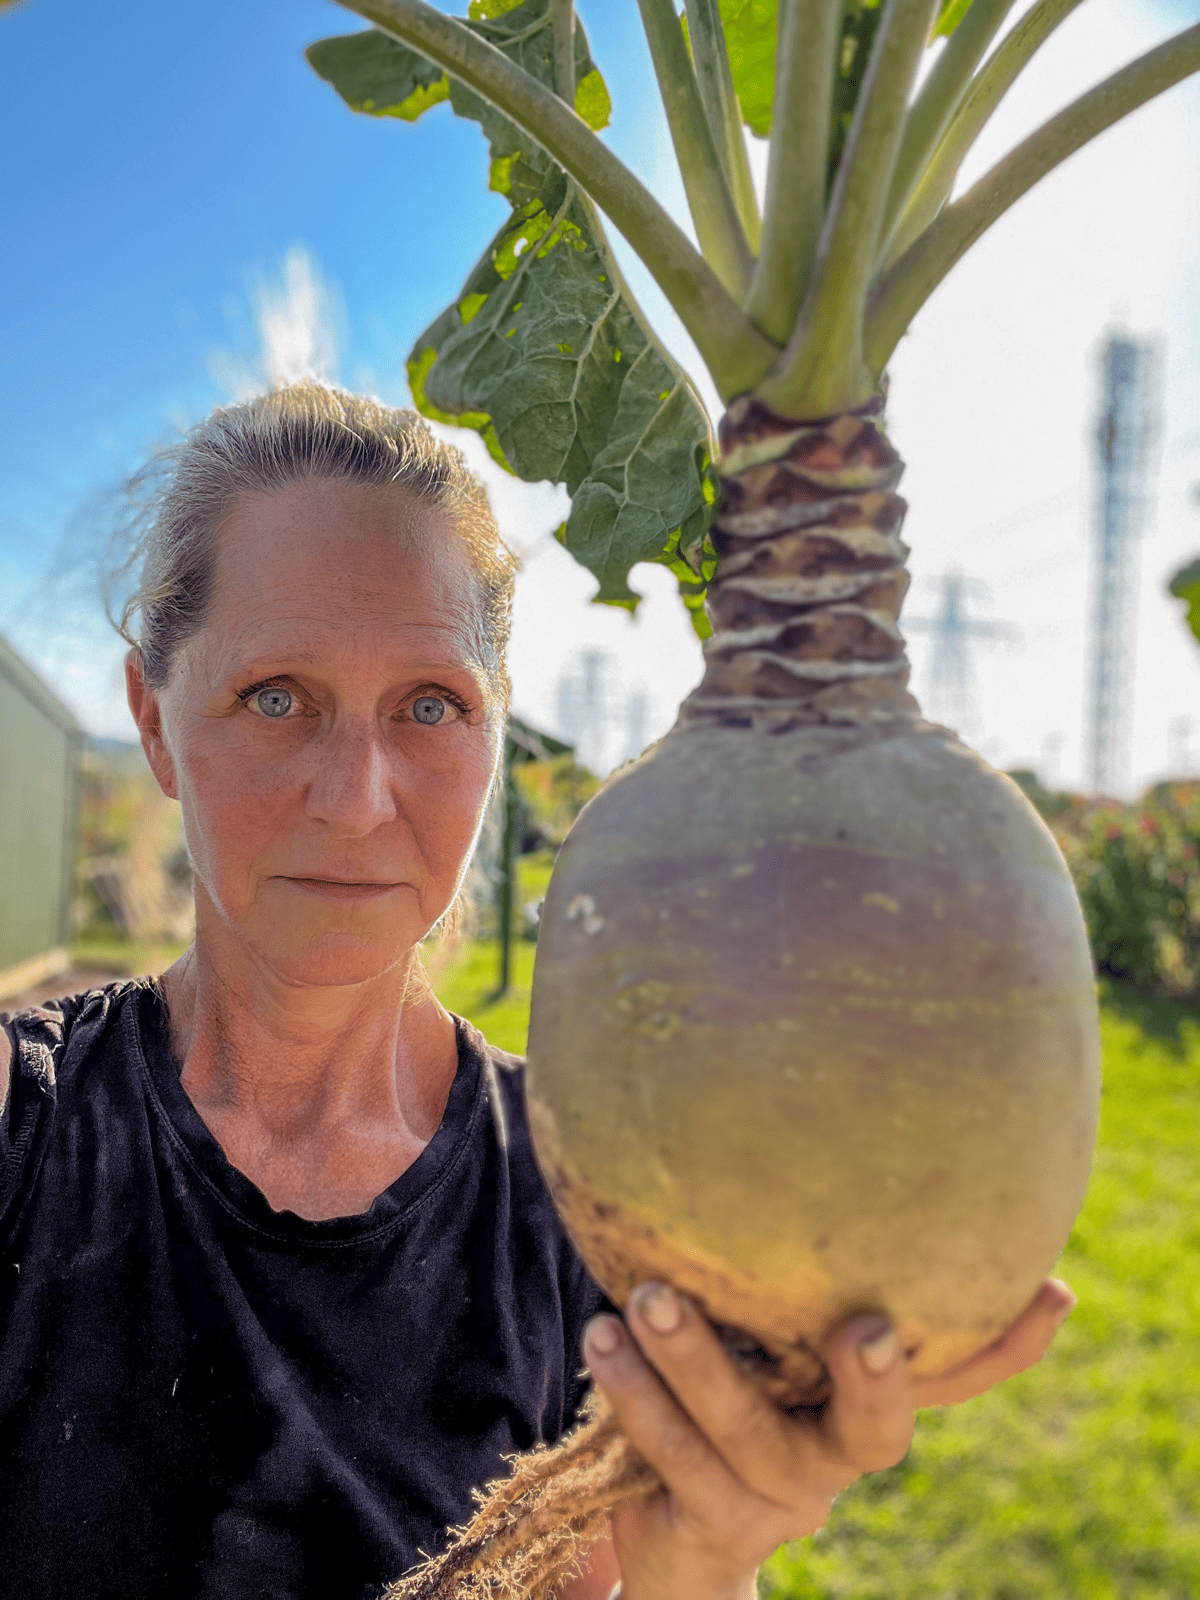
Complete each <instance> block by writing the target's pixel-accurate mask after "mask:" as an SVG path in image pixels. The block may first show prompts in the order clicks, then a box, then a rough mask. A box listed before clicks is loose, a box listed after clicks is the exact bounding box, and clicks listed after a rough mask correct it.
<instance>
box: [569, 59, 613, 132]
mask: <svg viewBox="0 0 1200 1600" xmlns="http://www.w3.org/2000/svg"><path fill="white" fill-rule="evenodd" d="M575 110H576V111H577V112H578V113H579V115H580V116H581V117H582V118H583V120H584V121H585V122H586V123H587V125H588V127H589V128H594V129H595V130H596V132H597V133H598V132H599V131H600V129H601V128H607V127H608V120H609V118H610V117H611V116H612V101H611V100H610V99H609V96H608V88H607V86H606V85H605V82H604V79H603V78H602V77H601V76H600V74H599V73H598V72H597V71H596V69H595V67H593V68H592V70H591V71H590V72H589V73H586V74H585V75H584V76H583V77H582V78H580V79H579V80H578V82H577V83H576V86H575Z"/></svg>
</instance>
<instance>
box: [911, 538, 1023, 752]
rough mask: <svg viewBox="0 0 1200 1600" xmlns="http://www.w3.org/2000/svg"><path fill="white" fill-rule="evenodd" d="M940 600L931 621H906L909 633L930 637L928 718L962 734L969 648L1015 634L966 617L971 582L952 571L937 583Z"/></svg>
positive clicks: (968, 686) (968, 689)
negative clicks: (931, 638) (931, 648)
mask: <svg viewBox="0 0 1200 1600" xmlns="http://www.w3.org/2000/svg"><path fill="white" fill-rule="evenodd" d="M938 582H939V584H940V586H941V599H940V601H939V604H938V608H937V612H936V613H935V615H933V616H932V617H905V618H904V627H905V630H906V631H908V632H910V633H931V634H932V635H933V652H932V659H931V661H930V668H929V689H928V692H927V695H926V700H927V701H928V710H929V715H930V716H931V717H936V718H937V719H938V721H940V722H944V723H945V724H946V726H947V727H950V728H953V729H955V731H956V732H957V731H961V729H962V728H963V727H964V725H965V724H966V722H967V718H968V713H969V711H970V700H971V661H970V646H971V642H972V640H975V639H1015V638H1017V637H1018V635H1017V630H1016V629H1015V628H1014V627H1013V626H1012V624H1011V623H1008V622H982V621H980V620H979V619H977V618H975V617H969V616H968V615H967V596H968V592H969V590H970V588H971V580H970V579H969V578H967V577H965V576H964V575H963V573H961V572H958V571H957V570H955V569H953V568H952V569H951V570H950V571H948V572H944V573H943V574H942V576H941V577H940V578H939V579H938Z"/></svg>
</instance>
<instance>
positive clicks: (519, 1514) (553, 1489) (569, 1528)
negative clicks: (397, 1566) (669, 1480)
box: [384, 1396, 661, 1600]
mask: <svg viewBox="0 0 1200 1600" xmlns="http://www.w3.org/2000/svg"><path fill="white" fill-rule="evenodd" d="M659 1487H661V1480H660V1479H659V1477H658V1475H657V1473H656V1472H655V1471H654V1469H653V1468H652V1467H650V1466H648V1465H647V1463H646V1462H645V1461H643V1460H642V1459H641V1457H640V1456H639V1455H638V1454H637V1452H636V1451H635V1450H634V1449H633V1446H632V1445H631V1444H630V1443H629V1442H628V1440H627V1439H626V1438H625V1436H624V1434H623V1433H621V1431H620V1429H619V1427H618V1425H617V1421H616V1418H615V1417H614V1416H613V1415H612V1413H611V1411H609V1410H608V1408H607V1406H606V1405H605V1404H604V1402H603V1400H602V1399H600V1398H599V1397H598V1396H593V1397H592V1399H591V1400H589V1402H588V1409H587V1411H586V1413H585V1415H584V1420H583V1421H582V1422H581V1423H580V1425H579V1427H578V1428H576V1429H575V1431H574V1432H573V1433H571V1434H569V1435H568V1437H567V1438H565V1439H564V1440H563V1441H562V1442H561V1443H560V1444H557V1445H554V1446H552V1447H549V1448H547V1447H545V1446H540V1447H539V1448H537V1449H536V1450H532V1451H530V1452H528V1453H527V1454H526V1455H519V1456H516V1457H514V1459H513V1467H512V1473H511V1475H510V1476H509V1477H508V1478H506V1479H499V1480H497V1481H496V1482H495V1483H491V1484H489V1485H488V1487H487V1488H486V1489H484V1490H482V1491H477V1492H476V1496H475V1498H476V1500H477V1502H478V1505H479V1509H478V1510H477V1511H476V1513H475V1515H474V1516H473V1517H472V1518H471V1520H470V1522H469V1523H467V1525H466V1527H464V1528H455V1529H454V1530H453V1531H452V1533H451V1535H450V1543H449V1545H448V1547H447V1549H446V1550H445V1551H444V1552H443V1553H442V1554H441V1555H439V1556H432V1557H430V1558H429V1559H428V1560H426V1561H424V1562H423V1563H422V1564H421V1565H420V1566H419V1567H414V1568H413V1569H412V1571H411V1572H408V1573H406V1574H405V1576H404V1577H402V1578H400V1579H398V1580H397V1581H396V1582H395V1583H393V1584H392V1585H391V1587H390V1588H389V1589H388V1590H387V1592H386V1594H385V1596H384V1600H548V1597H549V1596H550V1595H551V1594H552V1593H553V1592H554V1591H555V1590H556V1589H558V1588H559V1586H560V1585H561V1584H562V1583H563V1581H564V1579H566V1578H568V1577H570V1576H571V1575H572V1574H573V1573H575V1572H578V1571H579V1569H580V1567H581V1566H582V1564H583V1562H584V1560H585V1559H586V1556H587V1552H588V1550H589V1549H590V1547H591V1546H592V1545H593V1544H594V1543H595V1541H596V1540H597V1539H598V1538H600V1536H601V1535H602V1534H603V1533H604V1531H605V1528H606V1527H607V1525H608V1519H609V1517H610V1516H611V1515H612V1513H613V1511H614V1510H615V1509H616V1507H617V1506H619V1505H620V1504H621V1503H622V1502H623V1501H625V1500H631V1499H633V1498H635V1497H636V1496H638V1495H645V1494H652V1493H653V1492H654V1490H655V1489H657V1488H659Z"/></svg>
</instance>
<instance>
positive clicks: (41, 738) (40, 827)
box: [0, 639, 83, 999]
mask: <svg viewBox="0 0 1200 1600" xmlns="http://www.w3.org/2000/svg"><path fill="white" fill-rule="evenodd" d="M82 735H83V730H82V728H81V727H80V725H79V723H78V722H77V721H76V720H75V718H74V717H73V716H72V715H71V713H70V712H69V711H68V710H67V708H66V706H64V705H63V703H62V701H61V700H59V699H58V697H57V695H55V694H54V693H53V692H52V691H51V690H50V689H49V688H48V687H47V686H46V684H45V683H43V682H42V680H41V678H39V677H38V675H37V673H36V672H35V671H34V670H33V668H32V667H31V666H29V665H28V663H26V662H25V661H23V660H22V659H21V657H20V656H19V655H18V654H17V653H16V651H15V650H13V649H12V648H11V646H10V645H8V644H6V643H5V642H4V640H3V639H0V999H3V998H4V997H6V996H7V995H12V994H16V993H17V992H18V991H20V990H22V989H25V988H27V987H29V986H31V985H33V984H37V983H40V982H42V980H43V979H45V978H48V977H52V976H54V975H55V974H56V973H59V972H62V971H65V969H66V967H67V966H68V964H69V962H68V957H67V949H66V945H67V938H68V919H69V917H70V910H71V894H72V888H73V878H74V863H75V808H76V773H77V765H78V755H79V746H80V740H81V738H82Z"/></svg>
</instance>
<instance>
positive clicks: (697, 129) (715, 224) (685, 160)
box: [638, 0, 751, 302]
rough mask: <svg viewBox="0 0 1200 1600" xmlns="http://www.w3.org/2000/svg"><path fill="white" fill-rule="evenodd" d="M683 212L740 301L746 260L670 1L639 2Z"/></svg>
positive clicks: (743, 238)
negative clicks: (679, 177) (680, 180)
mask: <svg viewBox="0 0 1200 1600" xmlns="http://www.w3.org/2000/svg"><path fill="white" fill-rule="evenodd" d="M638 9H639V10H640V12H641V13H642V25H643V27H644V28H645V30H646V39H647V42H648V43H649V45H650V56H651V59H652V61H653V62H654V73H655V76H656V77H657V79H658V88H659V93H660V94H661V95H662V103H663V109H664V111H665V112H666V114H667V126H668V127H669V128H670V130H671V142H672V143H673V144H674V146H675V158H676V160H677V161H678V162H679V171H680V174H681V175H682V177H683V187H684V190H685V192H686V194H687V200H688V209H689V210H690V211H691V213H692V221H693V223H694V224H695V226H696V237H697V239H698V240H699V241H700V249H701V251H702V252H703V255H704V259H705V260H706V261H707V262H708V264H709V265H710V266H711V267H712V269H713V271H714V272H715V273H716V275H717V277H718V278H719V279H720V280H721V282H722V284H724V286H725V288H726V289H728V291H729V293H730V294H731V295H733V296H735V298H736V299H737V300H738V301H739V302H740V301H741V300H742V299H743V297H744V296H745V294H746V291H747V289H748V288H749V285H750V267H751V257H750V249H749V245H748V244H747V241H746V235H745V234H744V232H743V231H742V224H741V219H740V218H739V216H738V214H737V207H736V206H735V205H734V202H733V194H732V192H731V190H730V187H729V184H728V183H727V181H726V177H725V170H724V167H723V166H722V163H721V160H720V157H719V156H718V154H717V146H716V144H715V142H714V139H713V133H712V130H711V129H710V127H709V124H708V118H707V117H706V116H705V113H704V106H703V104H702V103H701V100H700V90H699V88H698V87H697V84H696V75H695V73H694V72H693V71H692V64H691V62H690V61H689V60H688V53H687V47H686V45H685V44H684V42H683V30H682V29H681V28H680V25H679V17H678V15H677V14H676V11H675V7H674V5H673V4H672V0H638Z"/></svg>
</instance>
